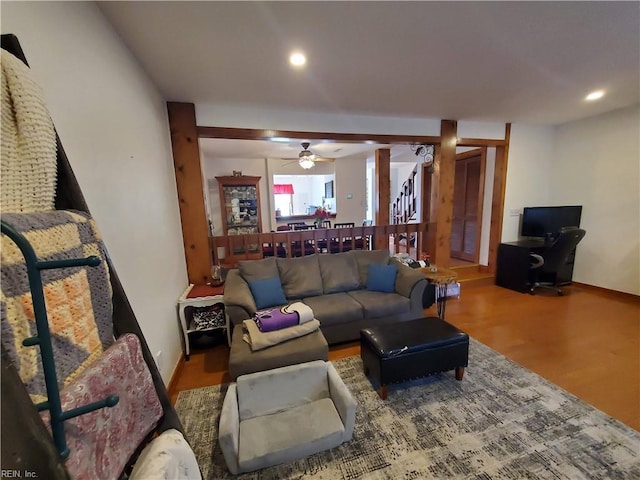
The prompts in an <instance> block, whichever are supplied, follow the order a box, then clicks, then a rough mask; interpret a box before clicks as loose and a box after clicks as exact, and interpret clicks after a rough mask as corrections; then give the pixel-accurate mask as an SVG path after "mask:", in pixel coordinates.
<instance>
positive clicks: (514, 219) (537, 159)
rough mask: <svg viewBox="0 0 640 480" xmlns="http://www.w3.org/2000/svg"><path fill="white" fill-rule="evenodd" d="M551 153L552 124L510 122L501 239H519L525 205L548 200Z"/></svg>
mask: <svg viewBox="0 0 640 480" xmlns="http://www.w3.org/2000/svg"><path fill="white" fill-rule="evenodd" d="M554 157H555V154H554V151H553V128H552V127H546V126H533V125H522V124H513V125H512V126H511V139H510V144H509V158H508V165H507V185H506V192H505V198H504V213H503V215H504V216H503V220H502V241H503V242H511V241H514V240H518V235H519V233H520V216H521V215H522V209H523V208H524V207H533V206H538V205H548V204H549V201H550V200H549V199H550V195H551V182H550V178H551V166H552V164H553V161H554Z"/></svg>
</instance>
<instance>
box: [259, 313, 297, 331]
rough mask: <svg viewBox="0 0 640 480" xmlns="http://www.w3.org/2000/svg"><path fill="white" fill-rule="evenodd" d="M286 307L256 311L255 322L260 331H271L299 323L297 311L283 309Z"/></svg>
mask: <svg viewBox="0 0 640 480" xmlns="http://www.w3.org/2000/svg"><path fill="white" fill-rule="evenodd" d="M285 308H286V307H282V308H274V309H273V310H264V311H262V312H256V324H257V325H258V328H259V329H260V331H261V332H273V331H274V330H281V329H283V328H287V327H293V326H294V325H298V323H300V316H299V315H298V312H295V311H289V312H287V311H286V310H285Z"/></svg>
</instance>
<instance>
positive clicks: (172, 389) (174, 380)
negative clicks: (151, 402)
mask: <svg viewBox="0 0 640 480" xmlns="http://www.w3.org/2000/svg"><path fill="white" fill-rule="evenodd" d="M184 362H185V358H184V353H181V354H180V358H179V359H178V363H177V364H176V368H174V369H173V374H172V375H171V379H169V384H168V385H167V393H168V394H169V398H173V395H174V394H175V393H177V392H176V386H177V384H178V379H179V378H180V375H182V368H183V366H184ZM171 403H172V404H173V403H175V402H173V401H172V402H171Z"/></svg>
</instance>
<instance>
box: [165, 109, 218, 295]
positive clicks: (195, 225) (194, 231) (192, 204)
mask: <svg viewBox="0 0 640 480" xmlns="http://www.w3.org/2000/svg"><path fill="white" fill-rule="evenodd" d="M167 111H168V113H169V128H170V130H171V147H172V150H173V164H174V168H175V172H176V187H177V190H178V202H179V205H180V221H181V223H182V239H183V242H184V252H185V258H186V261H187V276H188V277H189V282H190V283H195V284H203V283H206V282H208V281H209V280H210V277H211V252H210V249H209V227H208V224H207V214H206V212H205V203H204V192H203V191H202V188H203V187H202V186H203V182H202V169H201V167H200V147H199V144H198V130H197V126H196V111H195V105H194V104H193V103H179V102H167Z"/></svg>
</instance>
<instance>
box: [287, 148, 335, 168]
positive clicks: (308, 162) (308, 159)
mask: <svg viewBox="0 0 640 480" xmlns="http://www.w3.org/2000/svg"><path fill="white" fill-rule="evenodd" d="M301 145H302V151H301V152H300V153H299V154H298V158H283V160H292V162H291V163H293V161H297V162H298V165H300V166H301V167H302V168H304V169H305V170H309V169H310V168H312V167H314V166H315V164H316V162H333V161H334V160H335V159H334V158H320V157H318V156H316V155H315V154H314V153H313V152H312V151H311V150H309V145H310V143H309V142H302V144H301ZM291 163H288V164H286V165H291Z"/></svg>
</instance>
